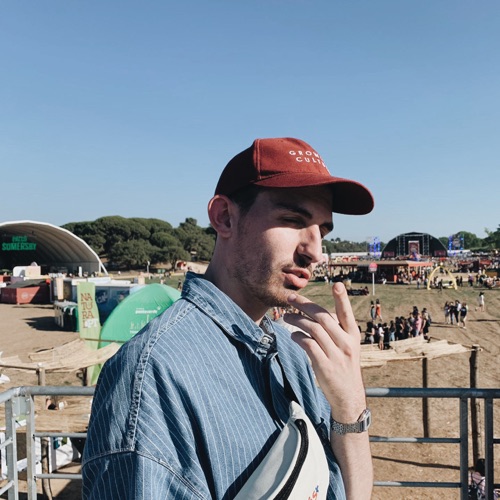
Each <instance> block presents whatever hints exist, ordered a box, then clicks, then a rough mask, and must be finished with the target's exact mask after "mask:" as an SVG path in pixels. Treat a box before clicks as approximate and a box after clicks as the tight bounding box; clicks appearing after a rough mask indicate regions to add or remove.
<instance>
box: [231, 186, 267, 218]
mask: <svg viewBox="0 0 500 500" xmlns="http://www.w3.org/2000/svg"><path fill="white" fill-rule="evenodd" d="M265 190H266V188H263V187H261V186H256V185H252V184H250V185H249V186H245V187H243V188H241V189H238V190H237V191H235V192H234V193H232V194H230V195H229V196H228V198H229V199H230V200H231V201H232V202H233V203H235V204H236V205H237V206H238V208H239V209H240V212H241V213H242V215H246V214H247V213H248V212H249V210H250V209H251V208H252V206H253V204H254V203H255V200H256V199H257V196H259V193H261V192H263V191H265Z"/></svg>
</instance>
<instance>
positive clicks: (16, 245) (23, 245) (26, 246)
mask: <svg viewBox="0 0 500 500" xmlns="http://www.w3.org/2000/svg"><path fill="white" fill-rule="evenodd" d="M2 250H3V251H4V252H23V251H24V252H25V251H35V250H36V243H33V242H31V241H28V237H27V236H12V238H11V241H10V242H3V243H2Z"/></svg>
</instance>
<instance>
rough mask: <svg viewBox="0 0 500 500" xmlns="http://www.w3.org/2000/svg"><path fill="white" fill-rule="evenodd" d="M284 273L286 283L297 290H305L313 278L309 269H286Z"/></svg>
mask: <svg viewBox="0 0 500 500" xmlns="http://www.w3.org/2000/svg"><path fill="white" fill-rule="evenodd" d="M283 272H284V274H285V279H286V281H288V282H289V283H290V284H291V285H292V286H294V287H297V288H304V287H305V286H306V285H307V283H308V282H309V279H310V278H311V273H310V272H309V271H308V270H307V269H302V268H292V269H284V270H283Z"/></svg>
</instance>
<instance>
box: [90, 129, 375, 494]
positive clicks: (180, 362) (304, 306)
mask: <svg viewBox="0 0 500 500" xmlns="http://www.w3.org/2000/svg"><path fill="white" fill-rule="evenodd" d="M372 208H373V198H372V196H371V194H370V192H369V191H368V190H367V189H366V188H365V187H364V186H362V185H360V184H358V183H356V182H354V181H350V180H346V179H341V178H337V177H332V176H331V175H330V174H329V172H328V170H327V168H326V166H325V164H324V162H323V160H322V159H321V157H320V156H319V154H318V153H317V152H316V151H315V150H314V149H313V148H312V147H311V146H309V145H308V144H306V143H305V142H303V141H300V140H298V139H289V138H286V139H258V140H256V141H254V143H253V144H252V146H251V147H250V148H248V149H246V150H245V151H243V152H242V153H240V154H238V155H237V156H235V157H234V158H233V159H232V160H231V161H230V162H229V163H228V165H227V166H226V168H225V169H224V171H223V173H222V175H221V177H220V179H219V182H218V185H217V187H216V190H215V196H214V197H213V198H212V199H211V200H210V202H209V205H208V213H209V217H210V223H211V225H212V227H213V228H214V230H215V231H216V232H217V242H216V246H215V250H214V254H213V258H212V260H211V262H210V265H209V267H208V269H207V272H206V274H205V275H204V276H197V275H194V274H193V273H189V274H188V276H187V279H186V281H185V283H184V287H183V291H182V298H181V299H180V300H179V301H177V302H176V303H175V304H174V305H173V306H171V307H170V308H169V309H167V311H166V312H165V313H164V314H162V315H161V316H159V317H157V318H155V319H154V320H153V321H152V322H151V323H149V324H148V325H147V326H146V327H145V329H144V330H143V331H142V332H141V333H139V334H138V335H136V336H135V337H134V338H133V339H132V340H131V341H129V342H128V343H127V344H125V345H124V346H123V347H122V348H121V349H120V351H119V352H118V353H117V355H116V356H115V357H113V358H112V359H111V360H109V361H108V362H107V363H106V365H105V366H104V369H103V371H102V373H101V376H100V378H99V382H98V385H97V388H96V395H95V398H94V403H93V407H92V417H91V421H90V425H89V430H88V440H87V444H86V449H85V454H84V459H83V496H84V498H87V499H90V498H92V499H96V498H98V499H108V498H120V499H123V498H127V499H128V498H130V499H131V498H134V499H138V498H156V499H160V498H161V499H163V498H184V499H186V498H193V499H194V498H196V499H200V498H203V499H208V498H224V499H230V498H234V497H235V495H236V494H237V493H238V491H239V490H240V489H241V488H242V486H243V484H245V482H246V481H247V480H248V478H249V476H250V475H251V474H252V472H253V471H254V470H255V469H256V467H257V466H258V465H259V463H260V462H261V461H262V459H263V458H264V456H265V455H266V453H267V451H268V450H269V449H270V447H271V446H272V444H273V443H274V441H275V440H276V438H277V436H278V435H279V433H280V430H281V428H282V427H283V424H284V422H286V421H287V419H288V406H289V402H290V401H289V400H290V398H289V396H288V393H287V391H285V389H284V387H285V386H287V387H291V390H292V391H293V394H294V396H295V398H296V399H297V402H298V403H299V404H300V405H301V406H302V408H303V409H304V410H305V412H306V414H307V415H308V417H309V419H310V420H311V421H312V422H313V424H314V426H315V427H316V429H317V431H318V435H319V436H320V438H321V440H322V442H323V445H324V451H325V454H326V458H327V461H328V465H329V469H330V486H329V489H328V498H332V499H333V498H335V499H343V498H354V499H365V498H370V494H371V485H372V481H373V477H372V463H371V454H370V449H369V442H368V433H367V432H362V431H365V430H366V428H367V426H368V425H369V418H368V412H367V411H366V401H365V394H364V387H363V382H362V377H361V369H360V362H359V358H360V341H359V329H358V326H357V324H356V321H355V319H354V316H353V314H352V310H351V307H350V303H349V300H348V298H347V293H346V290H345V288H344V286H343V285H342V284H341V283H336V284H335V285H334V286H333V289H332V293H333V299H334V303H335V308H336V315H335V314H330V313H329V312H328V311H326V310H324V309H323V308H321V307H319V306H317V305H316V304H314V303H312V302H311V301H309V300H307V299H306V298H304V297H301V296H300V295H299V293H298V292H299V291H300V290H301V289H302V288H304V287H305V286H306V284H307V283H308V281H309V279H310V277H311V275H312V271H313V269H314V266H315V265H316V264H317V263H318V262H319V261H320V260H321V259H322V240H323V238H324V237H325V236H326V234H327V233H328V232H330V231H331V230H332V228H333V224H332V211H334V212H339V213H346V214H364V213H368V212H370V211H371V210H372ZM274 306H279V307H287V306H290V307H293V308H295V309H297V310H299V312H301V314H286V315H285V320H286V322H287V323H289V324H290V325H292V326H293V327H295V328H297V330H300V331H295V332H294V333H292V334H290V332H289V331H288V330H287V329H285V328H283V327H282V326H280V325H278V324H277V323H276V322H273V321H271V320H270V318H268V317H267V316H266V312H267V311H268V310H269V309H270V308H272V307H274ZM306 354H307V355H308V356H309V359H310V360H311V363H312V368H313V370H314V372H313V371H312V370H311V367H310V364H309V362H308V359H307V356H306ZM316 380H317V382H318V384H319V386H320V387H321V389H322V390H321V391H320V390H318V388H317V385H316V382H315V381H316ZM329 420H331V428H332V429H333V430H330V425H329ZM358 421H359V422H358ZM343 424H352V425H349V426H347V425H343ZM354 430H355V431H356V432H353V431H354Z"/></svg>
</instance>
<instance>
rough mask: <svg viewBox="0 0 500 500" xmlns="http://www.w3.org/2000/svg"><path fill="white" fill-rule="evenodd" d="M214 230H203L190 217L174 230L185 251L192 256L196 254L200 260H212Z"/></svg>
mask: <svg viewBox="0 0 500 500" xmlns="http://www.w3.org/2000/svg"><path fill="white" fill-rule="evenodd" d="M213 233H214V231H213V229H211V228H209V229H202V228H201V227H199V226H198V224H197V221H196V219H193V218H190V217H188V218H187V219H186V220H185V221H184V222H181V223H180V224H179V227H178V228H176V229H175V230H174V234H175V236H177V238H178V239H179V241H180V242H181V244H182V246H183V248H184V250H186V251H187V252H189V253H190V254H192V253H193V252H195V254H196V256H197V258H198V259H200V260H210V259H211V258H212V253H213V250H214V246H215V236H214V234H213Z"/></svg>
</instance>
